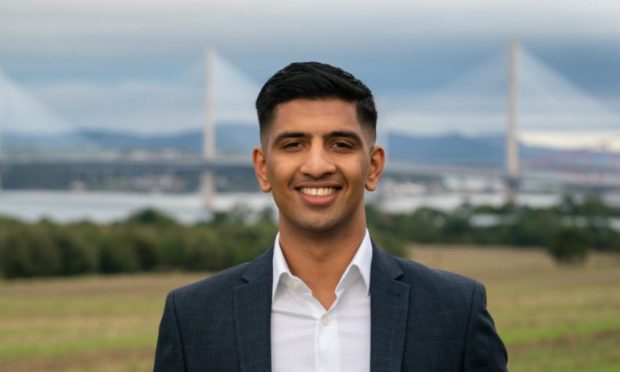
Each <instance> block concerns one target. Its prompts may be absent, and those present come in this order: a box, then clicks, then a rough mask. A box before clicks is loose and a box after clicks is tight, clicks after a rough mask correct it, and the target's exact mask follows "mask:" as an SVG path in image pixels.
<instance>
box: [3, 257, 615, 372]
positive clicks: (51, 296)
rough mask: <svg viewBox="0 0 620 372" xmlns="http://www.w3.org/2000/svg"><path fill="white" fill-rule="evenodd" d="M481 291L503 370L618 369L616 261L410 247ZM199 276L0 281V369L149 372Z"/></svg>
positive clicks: (175, 275)
mask: <svg viewBox="0 0 620 372" xmlns="http://www.w3.org/2000/svg"><path fill="white" fill-rule="evenodd" d="M411 252H412V253H411V256H412V257H413V258H414V259H416V260H418V261H421V262H423V263H426V264H428V265H430V266H433V267H437V268H443V269H447V270H450V271H455V272H458V273H462V274H465V275H468V276H471V277H474V278H476V279H479V280H481V281H482V282H484V283H485V284H486V286H487V292H488V298H489V308H490V310H491V313H492V314H493V316H494V318H495V320H496V325H497V327H498V329H499V332H500V334H501V336H502V338H503V339H504V341H505V342H506V344H507V346H508V349H509V356H510V363H509V366H510V370H511V371H620V256H618V255H615V256H614V255H604V254H595V255H593V256H591V257H590V259H589V261H588V263H587V264H586V265H585V266H584V267H556V266H555V265H554V264H553V262H551V261H550V260H549V258H548V257H547V255H546V254H545V253H544V252H541V251H538V250H514V249H507V248H475V247H450V246H446V247H442V246H435V247H432V248H431V247H413V248H412V251H411ZM202 276H204V275H188V274H167V275H137V276H119V277H82V278H72V279H51V280H32V281H11V282H0V299H2V303H1V306H0V371H55V370H62V371H147V370H151V369H152V360H153V352H154V346H155V341H156V337H157V327H158V323H159V318H160V316H161V311H162V308H163V301H164V297H165V294H166V292H167V291H168V290H169V289H171V288H174V287H177V286H180V285H182V284H185V283H189V282H191V281H194V280H197V279H199V278H200V277H202Z"/></svg>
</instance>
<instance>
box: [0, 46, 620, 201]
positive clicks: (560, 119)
mask: <svg viewBox="0 0 620 372" xmlns="http://www.w3.org/2000/svg"><path fill="white" fill-rule="evenodd" d="M205 66H206V67H205ZM184 78H185V79H186V80H187V81H188V89H189V90H192V91H194V92H199V93H197V94H200V95H201V96H202V97H203V98H202V102H201V103H200V105H199V106H198V107H195V108H194V109H195V110H199V111H203V112H205V114H204V115H203V117H204V119H203V120H204V122H203V123H199V122H196V123H193V124H192V126H194V127H198V126H201V125H203V126H204V131H203V136H204V139H203V144H204V145H203V155H202V156H183V157H180V156H177V157H174V158H166V157H141V158H138V157H119V156H103V155H102V154H101V151H100V150H101V149H98V148H96V147H93V146H92V144H90V143H89V141H88V139H85V138H80V136H79V135H76V136H74V137H73V143H72V144H66V145H67V146H68V147H71V146H73V147H77V148H81V149H82V152H80V153H78V155H76V156H74V157H71V156H69V155H68V154H66V153H63V152H62V151H61V152H56V153H55V154H53V155H52V154H49V153H46V154H37V153H24V154H21V155H19V156H10V157H6V158H4V157H2V160H3V161H4V162H5V163H12V164H19V163H22V164H35V163H46V162H48V163H50V162H51V163H54V164H65V165H66V166H67V167H72V168H73V169H76V170H77V171H78V173H79V170H80V169H82V168H83V169H86V170H88V171H90V172H93V171H95V172H96V171H98V170H100V171H110V170H116V171H118V172H121V173H122V172H127V174H132V172H135V171H136V170H138V169H149V170H152V171H153V172H156V171H157V170H161V169H178V170H183V171H188V172H189V171H191V172H202V173H203V175H204V177H203V181H202V184H203V190H204V201H205V204H206V205H208V204H209V203H210V202H209V201H210V200H211V199H212V198H213V193H214V192H215V187H214V184H213V182H214V181H213V172H217V171H218V170H219V169H221V168H230V167H242V168H243V167H245V168H247V167H250V166H251V164H250V157H249V154H245V155H239V156H237V155H231V154H226V155H224V154H220V153H218V151H217V148H216V143H215V130H216V128H218V127H220V128H221V126H223V125H226V123H231V122H234V123H245V124H247V125H248V129H250V128H252V130H255V128H256V125H257V124H256V119H255V113H254V109H253V101H254V99H255V97H256V94H257V93H258V90H259V88H260V85H259V84H258V83H256V82H255V81H253V80H252V79H250V78H248V77H247V76H246V75H245V74H244V73H243V72H241V71H239V70H238V69H236V68H235V67H234V66H233V65H232V64H231V63H229V62H228V61H226V60H225V59H223V58H222V57H221V56H219V55H218V54H217V53H215V52H209V53H207V56H206V57H205V61H204V63H201V64H199V65H197V68H195V69H192V70H190V71H189V72H188V74H187V75H186V76H185V77H184ZM205 82H206V88H205ZM377 101H378V102H379V110H380V122H379V128H380V132H379V142H380V143H381V142H382V144H383V145H384V146H386V147H387V151H388V155H389V153H390V143H389V141H388V140H387V139H388V138H389V136H388V134H391V135H395V134H403V135H409V134H417V135H419V134H427V135H430V134H433V133H439V132H442V131H443V132H459V133H463V134H465V135H476V134H481V133H489V132H490V133H505V138H506V156H505V158H506V161H505V163H506V165H505V167H504V168H500V167H489V166H486V167H483V166H456V165H445V164H444V165H428V164H416V163H414V162H413V161H411V160H407V159H398V160H396V161H394V160H392V161H388V165H387V169H386V173H387V175H445V174H449V175H454V176H457V177H467V176H477V177H489V178H495V179H497V178H500V179H506V180H510V181H511V184H512V185H513V186H516V185H517V184H518V181H519V180H526V181H527V180H533V181H541V182H545V181H549V182H551V181H553V182H557V183H563V184H568V185H577V186H585V187H592V188H618V187H619V186H620V169H619V168H618V167H617V166H616V164H603V165H602V166H601V165H600V164H598V165H597V166H596V167H590V166H589V164H588V163H587V162H586V165H585V166H580V167H579V166H573V167H572V168H568V169H563V170H557V169H555V170H549V169H545V168H544V165H545V164H547V165H548V164H549V163H550V159H546V158H544V156H540V157H538V158H533V159H529V160H528V161H525V162H521V163H520V160H525V159H521V157H520V156H519V154H518V149H519V147H518V145H517V144H518V143H522V144H529V145H534V146H551V147H554V148H559V149H569V148H572V149H575V148H581V149H587V150H589V151H599V152H601V151H602V152H605V151H614V150H617V149H619V148H620V115H618V114H616V113H615V112H613V111H612V110H610V109H608V108H606V107H605V106H604V105H603V104H601V103H600V102H598V101H597V100H596V99H594V98H593V97H591V96H590V95H589V94H587V93H585V92H584V91H583V90H581V89H580V88H579V87H577V86H576V85H574V84H572V83H571V82H570V81H569V80H567V79H566V78H564V77H562V76H561V75H559V74H558V73H557V72H555V71H553V70H552V69H550V68H549V67H547V66H546V65H545V64H544V63H542V62H541V61H540V60H538V59H537V58H536V57H535V56H533V55H531V54H530V53H529V52H528V51H527V50H524V49H522V48H519V47H518V46H516V45H513V46H512V47H511V48H510V52H509V53H507V52H505V51H502V52H501V53H498V55H497V57H496V58H492V59H491V60H489V61H488V62H487V63H485V64H482V65H481V66H479V67H478V68H476V69H474V70H473V71H470V72H469V73H467V74H465V75H463V76H461V77H460V78H459V79H457V80H456V81H454V82H453V83H452V84H450V85H448V86H446V87H443V88H441V89H438V90H437V91H435V92H434V93H431V94H427V95H425V96H423V97H422V98H420V97H418V96H415V97H409V96H406V95H400V96H398V97H390V96H386V97H381V96H378V97H377ZM16 129H18V130H31V131H36V132H43V133H46V132H52V133H54V132H63V131H64V132H70V131H72V130H74V129H79V128H76V127H75V126H72V125H70V124H68V123H67V122H66V121H63V120H62V119H60V118H59V117H58V116H57V115H54V114H53V113H52V112H51V110H49V109H47V108H46V107H45V106H44V105H42V104H41V103H40V102H39V101H37V100H36V99H33V98H32V97H31V96H30V95H29V94H28V93H27V92H25V91H24V90H23V89H22V88H21V87H20V86H19V85H18V84H16V83H15V82H13V81H11V80H10V79H9V78H8V77H7V76H6V75H3V74H1V71H0V131H5V132H6V131H12V130H16ZM1 136H2V134H1V132H0V137H1ZM257 142H258V139H257ZM551 160H557V159H551Z"/></svg>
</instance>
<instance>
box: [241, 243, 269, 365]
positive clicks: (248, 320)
mask: <svg viewBox="0 0 620 372" xmlns="http://www.w3.org/2000/svg"><path fill="white" fill-rule="evenodd" d="M272 257H273V250H269V251H268V252H266V253H264V254H263V255H262V256H261V257H259V258H258V259H256V260H255V261H252V262H251V263H249V264H248V269H247V270H246V272H245V274H244V275H243V279H244V280H245V281H246V283H245V284H242V285H239V286H237V287H235V289H234V302H235V308H234V311H235V326H236V329H235V331H236V336H237V340H238V341H237V348H238V351H239V366H240V369H241V371H244V372H250V371H252V372H259V371H260V372H263V371H265V372H267V371H271V286H272V284H271V283H272V280H271V278H272V276H273V272H272Z"/></svg>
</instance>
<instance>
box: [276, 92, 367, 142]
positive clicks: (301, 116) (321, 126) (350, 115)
mask: <svg viewBox="0 0 620 372" xmlns="http://www.w3.org/2000/svg"><path fill="white" fill-rule="evenodd" d="M343 129H346V130H349V131H352V130H353V131H360V132H361V130H362V127H361V125H360V122H359V119H358V116H357V105H356V103H355V102H347V101H344V100H341V99H338V98H329V99H294V100H291V101H287V102H284V103H281V104H279V105H277V106H276V108H275V110H274V117H273V121H272V123H271V134H272V135H273V134H277V133H279V132H282V131H291V130H294V131H301V132H307V133H313V132H329V131H337V130H343Z"/></svg>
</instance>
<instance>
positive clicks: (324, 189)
mask: <svg viewBox="0 0 620 372" xmlns="http://www.w3.org/2000/svg"><path fill="white" fill-rule="evenodd" d="M339 190H340V188H339V187H335V186H302V187H299V188H297V191H298V192H299V195H300V196H301V198H302V200H303V201H305V202H306V203H308V204H309V205H312V206H325V205H328V204H331V203H332V202H333V201H334V200H336V196H337V195H338V191H339Z"/></svg>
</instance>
